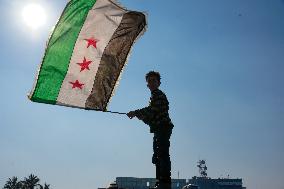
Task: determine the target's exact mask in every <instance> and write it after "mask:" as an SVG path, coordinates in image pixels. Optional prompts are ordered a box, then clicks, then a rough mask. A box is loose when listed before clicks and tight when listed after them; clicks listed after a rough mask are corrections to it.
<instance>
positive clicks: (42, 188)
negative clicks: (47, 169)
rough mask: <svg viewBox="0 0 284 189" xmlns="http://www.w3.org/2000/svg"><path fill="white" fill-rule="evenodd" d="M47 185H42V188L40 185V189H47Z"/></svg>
mask: <svg viewBox="0 0 284 189" xmlns="http://www.w3.org/2000/svg"><path fill="white" fill-rule="evenodd" d="M49 186H50V185H49V184H46V183H44V186H42V185H40V189H49Z"/></svg>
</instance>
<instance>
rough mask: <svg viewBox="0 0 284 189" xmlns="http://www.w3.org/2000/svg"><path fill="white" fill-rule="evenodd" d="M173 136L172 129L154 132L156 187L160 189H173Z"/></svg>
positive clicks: (153, 159)
mask: <svg viewBox="0 0 284 189" xmlns="http://www.w3.org/2000/svg"><path fill="white" fill-rule="evenodd" d="M171 134H172V129H171V128H167V129H161V130H159V131H156V132H154V137H153V151H154V154H153V158H152V162H153V164H155V165H156V179H157V183H156V186H157V188H159V189H171V160H170V154H169V148H170V137H171Z"/></svg>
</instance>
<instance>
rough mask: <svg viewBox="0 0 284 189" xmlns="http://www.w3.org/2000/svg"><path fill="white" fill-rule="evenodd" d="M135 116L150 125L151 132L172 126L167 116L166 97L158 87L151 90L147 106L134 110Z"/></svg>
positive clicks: (167, 104) (167, 105)
mask: <svg viewBox="0 0 284 189" xmlns="http://www.w3.org/2000/svg"><path fill="white" fill-rule="evenodd" d="M135 116H136V117H137V118H138V119H141V120H142V121H143V122H144V123H145V124H147V125H149V126H150V132H151V133H154V132H156V131H159V130H164V129H172V128H173V126H174V125H173V123H172V121H171V119H170V116H169V102H168V99H167V97H166V95H165V93H163V92H162V91H161V90H159V89H156V90H154V91H152V92H151V98H150V103H149V106H147V107H145V108H142V109H138V110H135Z"/></svg>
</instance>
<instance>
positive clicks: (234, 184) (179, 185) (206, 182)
mask: <svg viewBox="0 0 284 189" xmlns="http://www.w3.org/2000/svg"><path fill="white" fill-rule="evenodd" d="M186 181H187V182H186ZM114 183H115V184H114ZM114 183H112V184H111V185H110V186H109V187H108V188H109V189H111V188H117V189H149V188H154V186H155V183H156V179H155V178H136V177H117V178H116V181H115V182H114ZM186 185H188V186H189V187H185V186H186ZM190 186H191V187H190ZM193 186H196V187H193ZM191 188H198V189H245V187H243V183H242V179H227V178H226V179H225V178H222V179H211V178H204V177H192V179H188V180H186V179H172V189H191ZM100 189H103V188H100Z"/></svg>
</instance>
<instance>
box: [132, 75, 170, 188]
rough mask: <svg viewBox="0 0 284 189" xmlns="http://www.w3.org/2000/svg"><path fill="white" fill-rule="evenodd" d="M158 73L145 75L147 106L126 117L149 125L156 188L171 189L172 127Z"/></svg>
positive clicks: (167, 104) (167, 103)
mask: <svg viewBox="0 0 284 189" xmlns="http://www.w3.org/2000/svg"><path fill="white" fill-rule="evenodd" d="M160 80H161V76H160V73H159V72H155V71H150V72H148V73H147V74H146V82H147V87H148V88H149V89H150V91H151V98H150V104H149V106H147V107H145V108H142V109H138V110H135V111H130V112H128V113H127V116H128V117H129V118H130V119H132V118H133V117H137V118H138V119H140V120H142V121H143V122H144V123H145V124H147V125H149V127H150V133H153V134H154V137H153V151H154V153H153V157H152V163H153V164H155V165H156V179H157V182H156V187H155V188H158V189H171V161H170V155H169V148H170V137H171V134H172V129H173V127H174V125H173V123H172V121H171V119H170V117H169V113H168V111H169V102H168V100H167V97H166V95H165V94H164V93H163V92H162V91H161V90H160V89H159V86H160V84H161V81H160Z"/></svg>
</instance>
